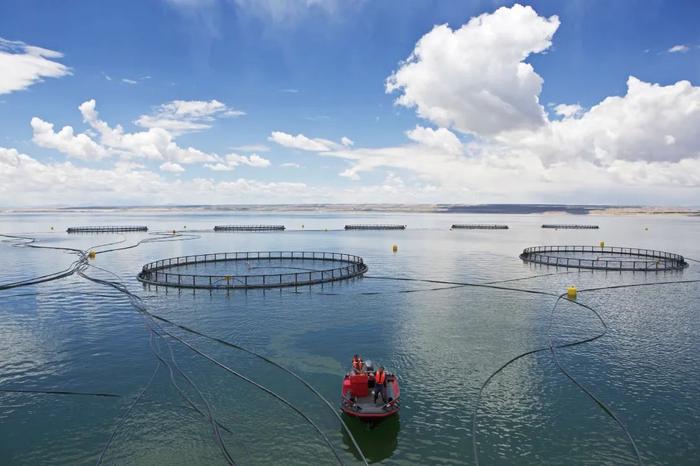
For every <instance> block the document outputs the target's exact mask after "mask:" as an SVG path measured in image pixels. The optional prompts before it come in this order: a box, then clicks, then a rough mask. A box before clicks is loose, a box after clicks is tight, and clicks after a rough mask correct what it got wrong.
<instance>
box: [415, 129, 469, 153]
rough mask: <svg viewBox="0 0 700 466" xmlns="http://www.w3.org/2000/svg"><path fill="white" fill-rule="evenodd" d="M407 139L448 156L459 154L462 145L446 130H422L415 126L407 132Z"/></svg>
mask: <svg viewBox="0 0 700 466" xmlns="http://www.w3.org/2000/svg"><path fill="white" fill-rule="evenodd" d="M406 136H408V139H410V140H412V141H415V142H417V143H419V144H422V145H424V146H427V147H435V148H438V149H440V150H443V151H444V152H446V153H448V154H459V153H461V152H462V143H461V142H460V141H459V139H458V138H457V136H455V134H454V133H453V132H452V131H450V130H449V129H446V128H438V129H436V130H435V129H433V128H424V127H422V126H416V127H415V128H414V129H412V130H410V131H407V132H406Z"/></svg>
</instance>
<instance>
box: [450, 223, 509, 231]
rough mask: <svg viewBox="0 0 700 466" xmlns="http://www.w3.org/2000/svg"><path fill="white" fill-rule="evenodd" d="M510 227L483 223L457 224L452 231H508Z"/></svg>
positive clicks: (452, 227)
mask: <svg viewBox="0 0 700 466" xmlns="http://www.w3.org/2000/svg"><path fill="white" fill-rule="evenodd" d="M507 229H508V225H488V224H483V223H455V224H454V225H452V226H451V227H450V230H507Z"/></svg>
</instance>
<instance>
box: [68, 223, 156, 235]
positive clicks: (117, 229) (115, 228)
mask: <svg viewBox="0 0 700 466" xmlns="http://www.w3.org/2000/svg"><path fill="white" fill-rule="evenodd" d="M128 231H148V227H146V226H138V225H106V226H93V227H69V228H68V229H67V230H66V233H124V232H128Z"/></svg>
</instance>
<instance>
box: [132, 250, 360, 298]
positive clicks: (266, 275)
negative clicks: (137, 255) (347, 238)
mask: <svg viewBox="0 0 700 466" xmlns="http://www.w3.org/2000/svg"><path fill="white" fill-rule="evenodd" d="M365 272H367V265H366V264H365V263H364V261H363V260H362V258H361V257H359V256H353V255H351V254H341V253H337V252H307V251H264V252H263V251H253V252H218V253H214V254H199V255H193V256H182V257H171V258H168V259H162V260H159V261H155V262H151V263H148V264H146V265H144V266H143V268H142V269H141V272H140V273H139V274H138V275H137V278H138V280H139V281H141V282H143V283H148V284H152V285H158V286H170V287H177V288H203V289H250V288H279V287H289V286H306V285H317V284H320V283H329V282H335V281H338V280H347V279H349V278H353V277H359V276H362V275H363V274H364V273H365Z"/></svg>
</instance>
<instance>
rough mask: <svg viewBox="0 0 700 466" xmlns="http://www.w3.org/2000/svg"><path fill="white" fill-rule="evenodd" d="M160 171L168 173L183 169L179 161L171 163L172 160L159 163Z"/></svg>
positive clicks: (180, 171)
mask: <svg viewBox="0 0 700 466" xmlns="http://www.w3.org/2000/svg"><path fill="white" fill-rule="evenodd" d="M159 168H160V169H161V170H162V171H164V172H170V173H182V172H184V171H185V169H184V168H183V167H182V165H180V164H179V163H173V162H165V163H163V164H161V165H160V167H159Z"/></svg>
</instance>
